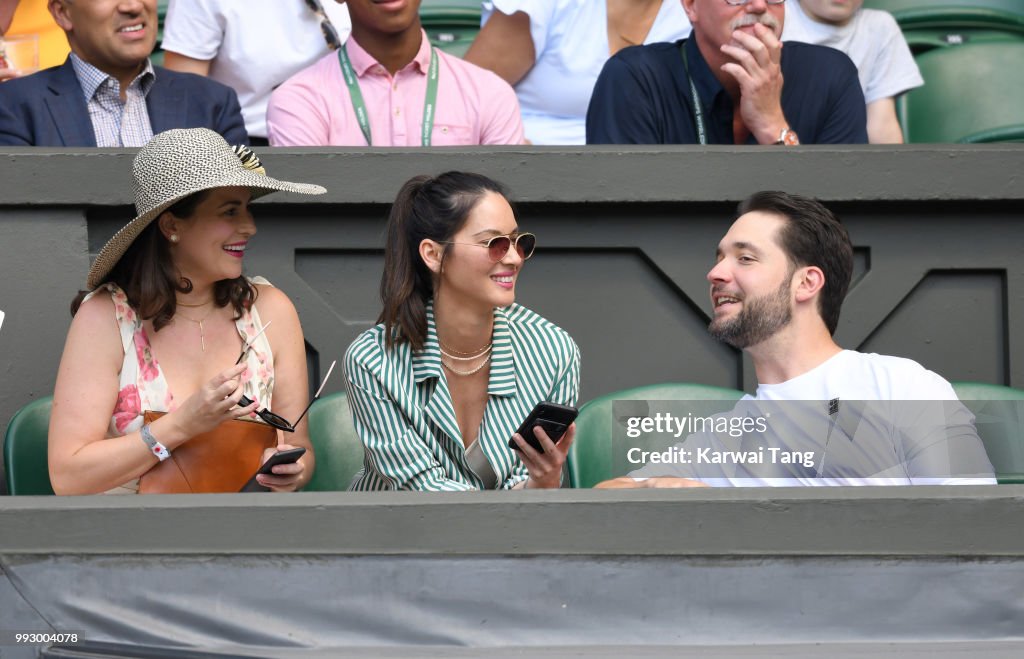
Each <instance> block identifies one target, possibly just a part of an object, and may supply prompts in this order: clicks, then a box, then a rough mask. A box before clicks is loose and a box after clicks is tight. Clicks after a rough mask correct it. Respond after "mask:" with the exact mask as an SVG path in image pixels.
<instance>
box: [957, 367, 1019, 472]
mask: <svg viewBox="0 0 1024 659" xmlns="http://www.w3.org/2000/svg"><path fill="white" fill-rule="evenodd" d="M952 384H953V389H954V390H955V391H956V395H957V397H958V398H959V399H960V400H961V401H963V403H964V405H966V406H967V408H968V409H970V410H971V412H973V413H974V417H975V418H974V423H975V426H977V428H978V436H979V437H981V441H982V442H983V443H984V444H985V452H986V453H988V459H989V461H990V462H991V463H992V467H993V468H995V471H996V479H997V480H998V481H999V482H1000V483H1001V484H1009V483H1015V484H1021V483H1024V391H1022V390H1020V389H1014V388H1012V387H1004V386H1000V385H994V384H984V383H981V382H953V383H952Z"/></svg>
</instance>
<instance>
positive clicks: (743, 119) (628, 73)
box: [587, 0, 867, 145]
mask: <svg viewBox="0 0 1024 659" xmlns="http://www.w3.org/2000/svg"><path fill="white" fill-rule="evenodd" d="M682 3H683V8H684V9H685V10H686V14H687V15H688V16H689V17H690V22H691V23H692V24H693V33H692V34H691V37H690V38H689V39H685V40H683V41H679V42H677V43H658V44H651V45H648V46H638V47H633V48H625V49H623V50H621V51H619V52H618V54H616V55H615V56H614V57H612V58H611V59H610V60H608V62H607V63H606V64H605V66H604V69H603V70H602V71H601V75H600V77H599V78H598V79H597V84H596V85H595V86H594V93H593V96H592V97H591V99H590V108H589V110H588V111H587V143H588V144H785V145H796V144H800V143H801V142H803V143H804V144H863V143H867V116H866V114H865V109H864V94H863V92H862V91H861V88H860V83H859V82H858V80H857V68H856V67H855V66H854V64H853V62H851V61H850V58H849V57H847V56H846V55H845V54H844V53H841V52H839V51H838V50H834V49H832V48H826V47H823V46H812V45H809V44H803V43H798V42H789V43H787V44H786V45H785V49H783V45H782V42H781V41H779V35H781V34H782V25H783V20H784V16H785V9H784V7H785V5H784V4H783V0H682ZM783 80H785V84H783Z"/></svg>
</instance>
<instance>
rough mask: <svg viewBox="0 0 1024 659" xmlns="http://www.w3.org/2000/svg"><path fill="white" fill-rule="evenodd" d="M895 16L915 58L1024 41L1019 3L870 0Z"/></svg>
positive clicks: (1016, 0) (1002, 0)
mask: <svg viewBox="0 0 1024 659" xmlns="http://www.w3.org/2000/svg"><path fill="white" fill-rule="evenodd" d="M864 6H865V7H872V8H875V9H885V10H886V11H889V12H890V13H892V14H893V16H894V17H895V18H896V22H897V23H899V26H900V29H902V30H903V36H904V37H905V38H906V40H907V44H908V45H909V46H910V50H911V52H913V53H914V55H915V56H916V55H920V54H922V53H924V52H927V51H929V50H931V49H932V48H944V47H946V46H959V45H963V44H966V43H984V42H989V41H1006V40H1008V39H1011V40H1012V39H1024V2H1020V1H1019V0H981V1H977V0H874V1H872V0H867V2H865V3H864Z"/></svg>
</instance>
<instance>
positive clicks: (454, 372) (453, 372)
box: [441, 355, 491, 376]
mask: <svg viewBox="0 0 1024 659" xmlns="http://www.w3.org/2000/svg"><path fill="white" fill-rule="evenodd" d="M489 361H491V356H490V355H487V358H486V359H484V360H483V361H482V362H480V365H479V366H477V367H476V368H474V369H472V370H469V371H460V370H458V369H456V368H453V367H452V365H451V364H449V363H448V362H446V361H445V360H443V359H442V360H441V364H442V365H443V366H444V367H445V368H447V369H448V370H449V371H451V372H452V374H454V375H462V376H467V375H473V374H474V373H477V372H479V371H480V369H482V368H483V367H484V366H487V363H488V362H489Z"/></svg>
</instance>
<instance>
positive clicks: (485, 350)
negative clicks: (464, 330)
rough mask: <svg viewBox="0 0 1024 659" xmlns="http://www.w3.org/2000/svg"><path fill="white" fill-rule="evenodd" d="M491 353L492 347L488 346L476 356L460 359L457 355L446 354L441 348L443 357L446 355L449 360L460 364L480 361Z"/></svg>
mask: <svg viewBox="0 0 1024 659" xmlns="http://www.w3.org/2000/svg"><path fill="white" fill-rule="evenodd" d="M490 351H491V346H489V345H488V346H485V347H484V349H483V350H482V351H480V352H478V353H477V354H475V355H470V356H469V357H458V356H456V355H453V354H451V353H450V352H446V351H445V349H444V348H441V354H442V355H444V356H445V357H447V358H448V359H454V360H455V361H458V362H471V361H473V360H474V359H480V358H481V357H483V356H484V355H485V354H487V353H489V352H490Z"/></svg>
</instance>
